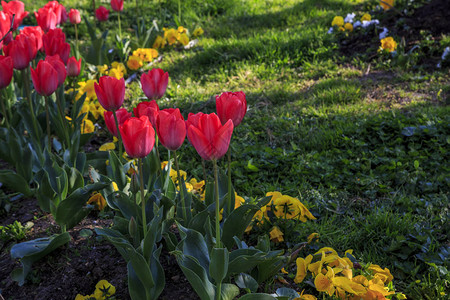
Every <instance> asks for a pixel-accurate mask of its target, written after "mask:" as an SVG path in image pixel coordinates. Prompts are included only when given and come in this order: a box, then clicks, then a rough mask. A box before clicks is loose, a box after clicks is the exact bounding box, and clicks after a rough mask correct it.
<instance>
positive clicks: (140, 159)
mask: <svg viewBox="0 0 450 300" xmlns="http://www.w3.org/2000/svg"><path fill="white" fill-rule="evenodd" d="M139 181H140V188H141V205H142V230H143V231H144V239H145V236H146V234H147V217H146V215H145V195H144V173H143V172H142V158H139Z"/></svg>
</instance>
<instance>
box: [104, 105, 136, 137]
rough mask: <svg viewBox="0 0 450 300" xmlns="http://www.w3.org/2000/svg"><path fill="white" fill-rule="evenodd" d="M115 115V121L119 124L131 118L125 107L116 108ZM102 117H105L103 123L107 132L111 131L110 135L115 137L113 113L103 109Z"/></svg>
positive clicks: (115, 128) (115, 129)
mask: <svg viewBox="0 0 450 300" xmlns="http://www.w3.org/2000/svg"><path fill="white" fill-rule="evenodd" d="M116 116H117V122H118V123H119V126H120V125H122V124H123V123H124V122H125V121H126V120H128V119H129V118H131V113H129V112H128V111H127V110H126V109H125V108H121V109H118V110H117V111H116ZM103 117H104V118H105V124H106V127H107V128H108V130H109V132H111V134H112V135H114V136H115V137H117V127H116V121H115V120H114V113H113V112H112V111H105V112H104V113H103Z"/></svg>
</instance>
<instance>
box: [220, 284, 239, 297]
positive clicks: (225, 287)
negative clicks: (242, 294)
mask: <svg viewBox="0 0 450 300" xmlns="http://www.w3.org/2000/svg"><path fill="white" fill-rule="evenodd" d="M220 295H221V297H220V299H222V300H233V299H234V298H236V296H237V295H239V288H238V287H237V286H235V285H234V284H230V283H224V284H222V288H221V290H220Z"/></svg>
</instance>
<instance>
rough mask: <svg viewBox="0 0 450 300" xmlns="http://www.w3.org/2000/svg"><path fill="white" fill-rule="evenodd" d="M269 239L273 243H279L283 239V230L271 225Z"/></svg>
mask: <svg viewBox="0 0 450 300" xmlns="http://www.w3.org/2000/svg"><path fill="white" fill-rule="evenodd" d="M269 235H270V240H271V241H272V242H275V243H281V242H282V241H284V239H283V235H284V234H283V232H282V231H281V230H280V228H278V227H277V226H274V227H272V229H271V230H270V232H269Z"/></svg>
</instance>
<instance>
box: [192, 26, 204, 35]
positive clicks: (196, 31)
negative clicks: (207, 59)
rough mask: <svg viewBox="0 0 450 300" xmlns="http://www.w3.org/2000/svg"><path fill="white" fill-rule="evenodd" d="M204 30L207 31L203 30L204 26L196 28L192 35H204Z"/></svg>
mask: <svg viewBox="0 0 450 300" xmlns="http://www.w3.org/2000/svg"><path fill="white" fill-rule="evenodd" d="M204 32H205V31H203V28H201V27H198V28H195V30H194V32H193V33H192V35H193V36H201V35H203V33H204Z"/></svg>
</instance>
